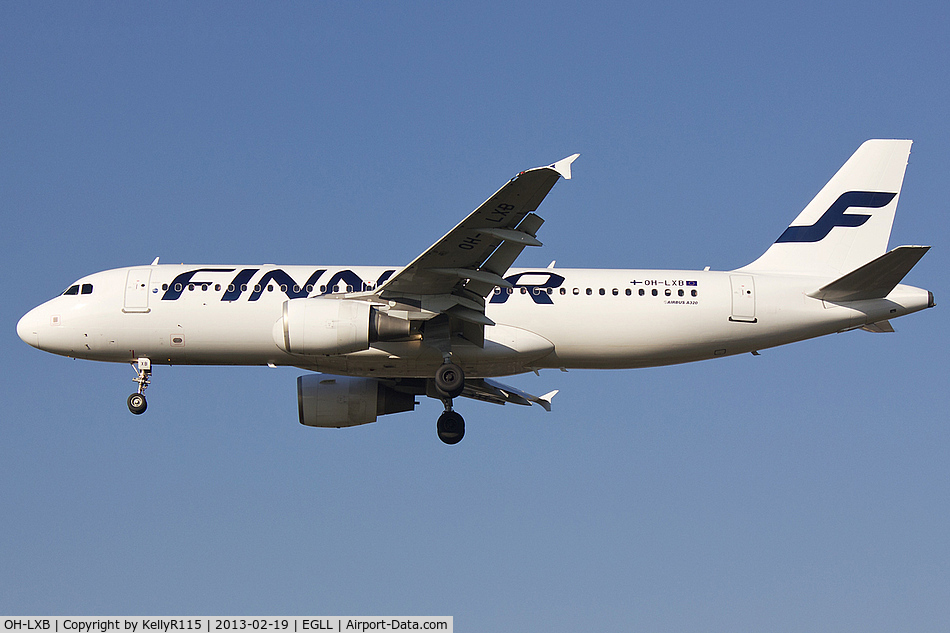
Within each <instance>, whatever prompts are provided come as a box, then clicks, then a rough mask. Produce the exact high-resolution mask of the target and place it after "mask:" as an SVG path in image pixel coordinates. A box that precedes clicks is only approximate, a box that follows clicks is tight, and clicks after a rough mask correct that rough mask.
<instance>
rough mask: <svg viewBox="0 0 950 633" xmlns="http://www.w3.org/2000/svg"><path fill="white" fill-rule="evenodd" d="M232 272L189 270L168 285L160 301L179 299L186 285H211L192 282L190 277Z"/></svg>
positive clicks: (210, 269)
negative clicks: (199, 274)
mask: <svg viewBox="0 0 950 633" xmlns="http://www.w3.org/2000/svg"><path fill="white" fill-rule="evenodd" d="M230 272H234V269H233V268H197V269H195V270H189V271H188V272H184V273H182V274H180V275H178V276H177V277H175V279H174V280H172V282H171V283H170V284H168V290H166V291H165V294H163V295H162V301H175V300H176V299H178V298H179V297H181V293H182V292H183V291H184V290H185V287H186V286H187V285H188V284H211V283H212V282H210V281H192V279H191V278H192V277H194V276H195V275H197V274H198V273H230Z"/></svg>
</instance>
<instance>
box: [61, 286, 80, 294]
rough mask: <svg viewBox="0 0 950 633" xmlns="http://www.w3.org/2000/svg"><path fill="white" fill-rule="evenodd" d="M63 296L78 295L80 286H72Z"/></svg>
mask: <svg viewBox="0 0 950 633" xmlns="http://www.w3.org/2000/svg"><path fill="white" fill-rule="evenodd" d="M63 294H64V295H78V294H79V285H78V284H77V285H75V286H70V287H69V288H67V289H66V292H64V293H63Z"/></svg>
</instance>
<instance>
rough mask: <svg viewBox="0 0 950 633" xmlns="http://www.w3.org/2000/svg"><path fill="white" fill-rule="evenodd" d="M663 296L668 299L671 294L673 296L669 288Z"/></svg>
mask: <svg viewBox="0 0 950 633" xmlns="http://www.w3.org/2000/svg"><path fill="white" fill-rule="evenodd" d="M663 294H665V295H666V296H667V297H669V296H670V295H671V294H673V291H672V290H670V289H669V288H667V289H666V291H665V292H664V293H663Z"/></svg>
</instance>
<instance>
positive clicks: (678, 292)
mask: <svg viewBox="0 0 950 633" xmlns="http://www.w3.org/2000/svg"><path fill="white" fill-rule="evenodd" d="M676 294H678V295H679V296H681V297H682V296H683V295H684V294H686V293H685V292H683V289H682V288H680V289H679V290H677V291H676Z"/></svg>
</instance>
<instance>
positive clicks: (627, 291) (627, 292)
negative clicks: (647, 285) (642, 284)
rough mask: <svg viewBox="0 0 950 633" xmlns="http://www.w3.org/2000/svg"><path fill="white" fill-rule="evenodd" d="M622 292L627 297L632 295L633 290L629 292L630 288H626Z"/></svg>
mask: <svg viewBox="0 0 950 633" xmlns="http://www.w3.org/2000/svg"><path fill="white" fill-rule="evenodd" d="M624 292H626V294H627V296H628V297H629V296H630V295H632V294H633V290H630V288H627V289H626V290H625V291H624Z"/></svg>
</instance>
